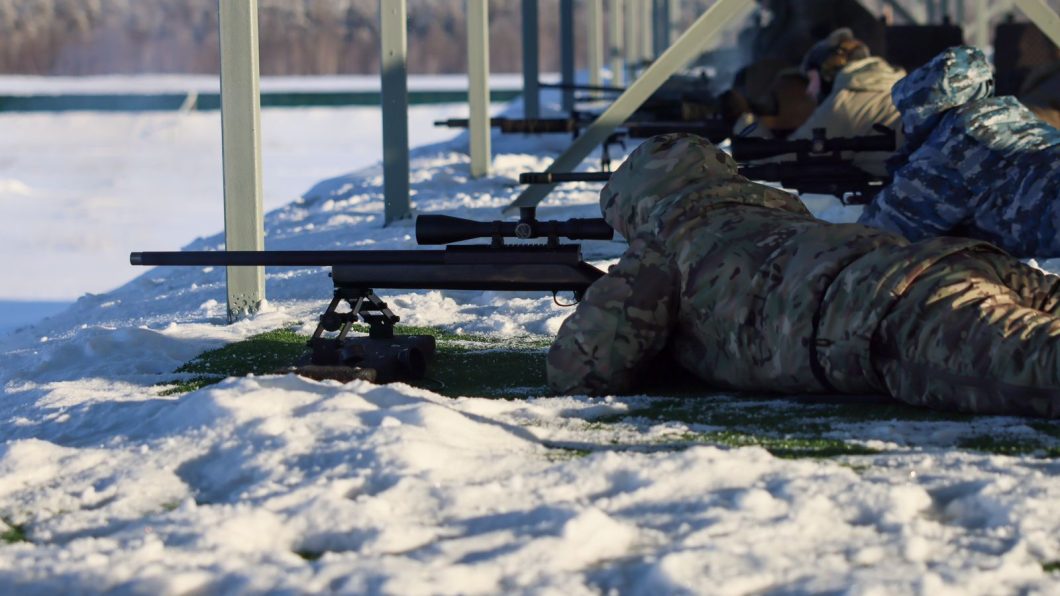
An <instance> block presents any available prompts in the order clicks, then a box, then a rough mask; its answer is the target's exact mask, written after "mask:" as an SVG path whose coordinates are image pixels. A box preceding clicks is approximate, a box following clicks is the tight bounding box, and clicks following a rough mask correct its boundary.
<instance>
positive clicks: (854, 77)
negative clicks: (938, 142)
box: [788, 56, 905, 176]
mask: <svg viewBox="0 0 1060 596" xmlns="http://www.w3.org/2000/svg"><path fill="white" fill-rule="evenodd" d="M904 76H905V71H904V70H902V69H901V68H897V67H893V66H891V65H890V64H888V63H887V62H886V61H885V60H884V59H883V58H877V57H875V56H870V57H868V58H865V59H862V60H858V61H856V62H851V63H850V64H848V65H846V66H845V67H844V68H843V70H841V71H839V74H838V75H837V76H836V80H835V85H834V86H833V88H832V93H831V95H829V96H828V98H827V99H825V101H824V103H822V104H821V105H819V106H817V109H816V110H814V112H813V114H811V115H810V119H809V120H807V121H806V122H804V123H803V124H802V126H800V127H799V128H798V129H797V130H796V131H795V132H793V133H792V134H791V136H790V137H788V138H790V139H808V138H811V137H812V136H813V129H815V128H823V129H825V134H826V135H827V136H828V138H838V137H861V136H866V135H872V134H877V133H876V132H875V131H874V130H873V129H872V126H873V125H874V124H877V123H879V124H882V125H884V126H886V127H888V128H891V129H892V130H894V131H895V133H896V134H897V135H898V137H899V138H898V146H901V143H902V138H901V135H902V127H901V124H900V123H899V118H900V117H901V114H899V113H898V109H897V108H895V107H894V103H893V102H892V101H891V87H894V84H895V83H897V82H898V81H899V80H901V79H902V77H904ZM891 155H892V154H891V153H887V152H871V153H869V152H861V153H852V154H849V155H846V156H844V157H852V158H853V159H854V165H856V166H858V167H860V168H862V169H864V170H865V171H867V172H869V173H870V174H876V175H878V176H885V175H886V174H887V167H886V165H885V162H886V161H887V158H889V157H890V156H891Z"/></svg>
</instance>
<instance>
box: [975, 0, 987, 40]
mask: <svg viewBox="0 0 1060 596" xmlns="http://www.w3.org/2000/svg"><path fill="white" fill-rule="evenodd" d="M975 45H977V46H979V49H981V50H986V49H987V48H989V47H990V3H989V0H976V2H975Z"/></svg>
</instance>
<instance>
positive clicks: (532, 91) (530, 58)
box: [523, 0, 541, 118]
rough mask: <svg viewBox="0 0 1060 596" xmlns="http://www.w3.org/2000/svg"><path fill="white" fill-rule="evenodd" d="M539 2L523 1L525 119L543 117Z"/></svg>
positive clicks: (534, 0) (532, 0)
mask: <svg viewBox="0 0 1060 596" xmlns="http://www.w3.org/2000/svg"><path fill="white" fill-rule="evenodd" d="M537 20H538V13H537V0H523V117H524V118H539V117H540V116H541V95H540V87H539V86H538V85H539V84H540V83H539V82H538V81H539V79H540V70H541V67H540V57H539V51H538V47H539V43H538V42H539V36H540V32H539V30H538V23H537Z"/></svg>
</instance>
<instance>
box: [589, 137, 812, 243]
mask: <svg viewBox="0 0 1060 596" xmlns="http://www.w3.org/2000/svg"><path fill="white" fill-rule="evenodd" d="M736 182H739V183H742V184H734V183H736ZM746 184H748V180H747V179H746V178H744V177H743V176H740V175H739V174H737V168H736V162H735V161H733V159H732V157H731V156H729V154H728V153H725V152H724V151H722V150H721V149H718V148H717V147H715V146H714V145H712V144H711V143H710V141H708V140H706V139H704V138H702V137H698V136H695V135H691V134H668V135H660V136H657V137H653V138H651V139H649V140H647V141H645V142H644V143H642V144H641V145H640V146H639V147H637V149H635V150H634V151H633V153H631V154H630V156H629V158H628V159H626V161H625V162H624V163H623V164H622V167H620V168H618V170H617V171H616V172H615V173H614V174H612V176H611V180H610V181H609V182H608V183H607V185H606V186H604V188H603V190H602V191H601V192H600V210H601V211H602V212H603V217H604V219H605V220H607V223H609V224H610V225H611V227H613V228H614V229H615V230H616V231H618V233H619V234H622V236H623V237H624V238H626V239H632V238H633V237H635V236H636V235H637V234H638V233H641V232H646V231H651V229H652V228H653V227H654V225H655V224H656V223H657V220H658V218H659V216H660V214H661V213H663V212H665V211H667V210H668V209H669V208H670V207H672V206H674V205H675V204H677V203H684V202H688V201H690V202H694V203H696V204H697V205H701V206H702V207H703V208H709V206H710V205H711V204H716V203H723V202H727V203H732V202H740V203H754V204H761V205H765V206H769V207H774V208H780V209H788V210H791V211H795V212H803V211H805V208H804V207H802V204H801V203H799V202H798V199H796V198H794V197H792V196H791V195H788V194H787V193H782V194H783V197H782V198H783V201H778V199H777V198H776V197H769V198H767V197H761V198H758V197H757V195H754V194H753V193H752V196H748V193H746V192H737V190H740V189H743V188H744V186H745V185H746ZM789 202H790V204H788V203H789Z"/></svg>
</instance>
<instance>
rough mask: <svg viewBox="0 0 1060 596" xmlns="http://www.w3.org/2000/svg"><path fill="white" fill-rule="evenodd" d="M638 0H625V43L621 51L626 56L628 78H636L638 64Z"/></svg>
mask: <svg viewBox="0 0 1060 596" xmlns="http://www.w3.org/2000/svg"><path fill="white" fill-rule="evenodd" d="M640 1H641V0H626V2H625V5H626V6H625V8H626V14H625V16H624V18H625V22H626V34H625V36H624V37H625V43H624V44H623V46H624V47H623V49H622V51H623V53H624V54H625V56H626V69H627V70H628V71H629V79H630V80H631V81H632V80H633V79H635V78H637V67H638V66H639V65H640V10H638V9H639V8H640Z"/></svg>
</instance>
